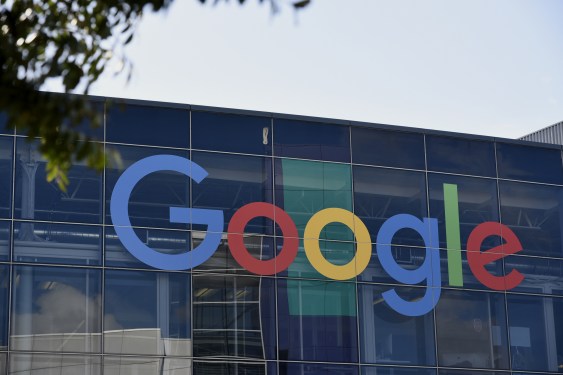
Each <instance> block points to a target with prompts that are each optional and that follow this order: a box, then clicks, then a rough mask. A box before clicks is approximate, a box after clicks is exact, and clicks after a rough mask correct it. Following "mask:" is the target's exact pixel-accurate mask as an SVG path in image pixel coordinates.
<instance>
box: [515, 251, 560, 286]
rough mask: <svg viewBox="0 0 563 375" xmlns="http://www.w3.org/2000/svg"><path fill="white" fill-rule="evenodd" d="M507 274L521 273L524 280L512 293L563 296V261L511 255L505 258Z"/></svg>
mask: <svg viewBox="0 0 563 375" xmlns="http://www.w3.org/2000/svg"><path fill="white" fill-rule="evenodd" d="M504 268H505V273H506V274H508V273H510V272H512V271H513V270H516V271H518V272H520V273H521V274H522V275H523V276H524V280H522V282H521V283H520V284H519V285H518V286H517V287H516V288H514V289H512V291H514V292H522V293H534V294H548V295H559V296H561V295H563V261H562V260H560V259H550V258H536V257H525V256H517V255H510V256H508V257H506V258H504Z"/></svg>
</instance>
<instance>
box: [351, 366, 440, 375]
mask: <svg viewBox="0 0 563 375" xmlns="http://www.w3.org/2000/svg"><path fill="white" fill-rule="evenodd" d="M362 375H436V370H434V369H429V368H408V367H407V368H401V367H376V366H362Z"/></svg>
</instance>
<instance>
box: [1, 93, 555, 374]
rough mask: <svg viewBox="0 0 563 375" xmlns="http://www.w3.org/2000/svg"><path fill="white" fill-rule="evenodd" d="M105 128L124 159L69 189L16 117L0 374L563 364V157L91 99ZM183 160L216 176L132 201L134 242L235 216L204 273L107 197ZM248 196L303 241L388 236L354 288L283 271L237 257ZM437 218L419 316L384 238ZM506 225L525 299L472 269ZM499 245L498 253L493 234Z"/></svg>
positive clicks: (337, 258) (340, 243) (186, 241)
mask: <svg viewBox="0 0 563 375" xmlns="http://www.w3.org/2000/svg"><path fill="white" fill-rule="evenodd" d="M92 101H93V102H95V103H96V106H97V108H99V110H100V111H103V112H104V124H103V125H104V126H103V127H101V128H97V129H89V128H85V129H84V130H85V131H87V132H88V133H89V135H90V136H91V137H92V138H93V139H94V141H96V142H102V143H103V144H104V145H105V147H106V149H107V150H114V151H117V152H118V153H119V155H120V158H121V161H122V163H121V164H119V163H114V164H113V165H108V166H107V167H106V169H105V171H104V173H102V174H98V173H96V172H94V171H92V170H90V169H88V168H87V167H85V166H84V165H82V164H80V163H78V164H76V165H74V166H73V167H72V169H71V170H70V173H69V179H70V185H69V187H68V190H67V191H66V192H62V191H60V190H59V189H58V188H57V187H56V185H55V184H52V183H48V182H46V179H45V161H44V160H43V159H42V157H41V156H40V154H38V152H37V144H38V142H37V141H36V142H28V141H27V139H26V138H25V137H24V136H23V135H20V134H17V131H16V132H14V131H9V130H6V129H4V125H0V134H1V135H0V306H1V308H0V374H26V375H27V374H29V375H43V374H46V375H55V374H56V375H61V374H89V375H101V374H111V375H114V374H115V375H117V374H120V375H133V374H141V375H144V374H166V375H179V374H197V375H200V374H201V375H204V374H205V375H207V374H209V375H212V374H213V375H215V374H221V375H223V374H225V375H226V374H248V375H250V374H252V375H254V374H256V375H258V374H272V375H276V374H279V375H286V374H302V375H317V374H343V375H415V374H423V375H456V374H457V375H474V374H475V375H490V374H498V375H505V374H506V375H508V374H535V373H538V374H541V373H558V372H563V239H562V235H561V234H562V232H563V166H562V156H561V153H562V150H561V146H553V145H542V144H538V143H530V142H524V141H515V140H505V139H494V138H489V137H481V136H471V135H463V134H454V133H445V132H436V131H425V130H418V129H411V128H403V127H394V126H386V125H377V124H366V123H354V122H349V121H336V120H327V119H313V118H304V117H297V116H286V115H277V114H270V113H258V112H246V111H234V110H225V109H216V108H207V107H195V106H188V105H172V104H163V103H152V102H138V101H124V102H119V103H116V100H112V101H111V103H113V104H111V105H110V102H109V101H106V100H105V99H103V98H93V99H92ZM162 154H167V155H177V156H181V157H184V158H188V159H190V160H192V161H193V162H195V163H197V164H198V165H200V166H202V167H203V168H204V169H205V170H206V171H207V172H208V173H209V175H208V176H207V178H205V179H204V180H203V181H201V182H200V183H196V182H195V181H193V180H190V179H189V178H187V177H186V176H184V175H181V174H179V173H175V172H169V171H165V170H163V171H160V172H156V173H152V174H150V175H148V176H147V177H145V178H143V179H142V180H141V181H140V182H139V183H138V184H137V186H136V188H135V189H134V191H133V194H132V195H131V198H130V201H129V214H130V218H131V224H132V226H134V230H135V233H136V234H137V236H138V237H139V238H140V239H141V240H142V241H143V243H145V244H146V245H148V246H149V247H151V248H152V249H154V250H155V251H158V252H162V253H168V254H178V253H183V252H186V251H188V250H189V249H191V248H194V247H196V246H197V245H198V244H199V243H201V242H202V240H203V239H204V238H205V236H206V230H207V228H206V227H205V226H202V225H198V224H181V223H171V222H170V217H169V208H170V207H172V206H174V207H191V208H200V209H214V210H222V211H223V213H224V218H225V220H224V221H225V226H224V231H225V232H224V233H223V234H222V235H221V236H222V240H221V244H220V246H219V247H218V250H217V251H216V252H215V253H214V255H213V256H212V257H211V258H210V259H209V260H208V261H206V262H205V263H203V264H201V265H200V266H197V267H195V268H194V269H191V270H179V271H162V270H158V269H155V268H152V267H150V266H148V265H146V264H144V263H142V262H140V261H138V260H136V259H135V258H134V257H133V256H132V255H131V254H130V253H129V252H128V251H127V250H126V249H125V247H124V246H123V244H122V243H121V241H120V239H119V238H118V236H117V235H116V232H115V229H114V227H113V224H112V218H111V213H110V203H109V202H110V198H111V194H112V191H113V188H114V186H115V184H116V181H117V180H118V178H119V177H120V175H121V174H122V173H123V171H124V170H125V169H126V168H127V167H129V166H130V165H131V164H132V163H134V162H136V161H138V160H141V159H143V158H146V157H148V156H152V155H162ZM444 184H455V185H457V189H458V200H459V233H460V245H461V249H463V250H462V252H461V253H462V271H463V286H451V285H449V284H448V260H447V252H448V250H447V248H448V246H447V242H446V239H447V233H446V232H447V230H446V229H447V228H446V225H445V215H446V212H445V211H446V210H445V204H444ZM251 202H268V203H271V204H274V205H276V206H278V207H280V208H283V209H284V210H285V211H286V212H287V213H288V214H289V216H290V217H291V219H292V220H293V221H294V222H295V224H296V227H297V230H298V233H299V237H300V238H302V237H303V233H304V228H305V225H306V224H307V222H308V221H309V219H310V218H311V217H312V216H313V215H314V214H315V213H317V212H318V211H320V210H322V209H324V208H329V207H337V208H342V209H346V210H349V211H352V212H353V213H354V214H355V215H356V216H357V217H359V218H360V219H361V220H362V222H363V223H364V224H365V225H366V227H367V229H368V231H369V233H370V236H371V240H372V241H373V243H374V245H373V252H372V258H371V261H370V262H369V265H368V266H367V268H366V269H365V271H363V272H362V273H360V274H359V275H358V276H357V277H356V278H355V279H350V280H343V281H335V280H332V279H328V278H326V277H324V276H323V275H322V274H320V273H319V272H318V271H317V270H316V269H315V268H313V267H312V266H311V263H310V262H309V261H308V259H307V257H306V256H305V254H304V251H303V248H302V245H303V241H302V239H301V240H300V242H299V246H300V248H299V252H298V255H297V257H296V259H295V261H294V262H293V263H292V264H291V265H290V266H289V268H287V269H286V270H283V271H281V272H279V273H277V274H275V275H270V276H257V275H254V274H252V273H250V272H248V271H246V270H245V269H244V268H243V267H241V266H240V265H239V264H238V263H237V262H236V261H235V260H234V259H233V256H232V254H231V252H230V249H229V242H228V241H227V228H228V225H229V222H230V219H231V218H232V216H233V215H234V214H235V212H236V211H237V209H238V208H240V207H242V206H244V205H246V204H248V203H251ZM403 213H406V214H411V215H414V216H416V217H418V218H424V217H431V218H436V219H437V220H438V229H439V242H438V247H439V249H438V250H439V251H438V252H436V254H440V261H439V262H438V263H434V264H439V265H440V272H441V274H442V289H441V296H440V299H439V301H438V302H437V305H436V307H435V308H434V309H433V310H432V311H431V312H429V313H427V314H424V315H421V316H415V317H409V316H404V315H401V314H399V313H397V312H396V311H395V310H393V309H392V308H390V307H389V306H388V305H387V303H386V301H385V300H384V299H383V298H382V293H383V292H385V291H387V290H390V289H394V290H396V291H397V293H398V294H400V295H401V296H403V298H405V299H407V300H413V301H416V300H417V299H420V298H421V296H422V295H423V294H424V292H425V290H426V288H427V286H426V285H424V283H421V284H420V285H419V284H417V285H405V284H404V283H400V282H398V281H397V280H395V279H394V278H393V277H391V276H390V275H389V274H388V273H387V272H386V271H385V269H383V267H382V265H381V262H380V261H379V259H378V253H377V251H376V244H375V242H376V238H377V233H378V231H379V229H380V228H381V226H382V225H383V223H384V222H385V221H386V220H387V219H389V218H391V217H392V216H394V215H397V214H403ZM488 221H497V222H501V223H503V224H504V225H506V226H508V227H509V228H510V229H511V230H512V231H514V233H516V235H517V236H518V238H519V239H520V241H521V244H522V247H523V250H522V251H520V252H518V253H517V254H510V255H506V256H504V257H499V259H497V260H495V261H493V262H491V263H489V264H487V265H486V267H487V271H488V272H489V273H491V274H493V275H497V276H503V275H506V274H509V273H510V272H511V271H513V270H518V271H519V272H520V273H522V274H523V275H524V280H523V281H522V282H521V283H520V284H519V285H518V286H517V287H516V288H514V289H511V290H509V291H494V290H491V289H489V288H487V287H486V286H484V285H483V284H482V283H481V282H479V281H478V280H477V279H476V277H475V276H474V275H473V273H472V272H471V270H470V267H469V265H468V263H467V251H466V250H465V249H467V240H468V237H469V234H470V232H471V231H472V230H473V228H475V227H476V226H477V225H479V224H481V223H484V222H488ZM282 234H283V233H281V231H280V228H279V226H278V225H276V224H275V223H274V222H273V221H271V220H269V219H266V218H260V217H259V218H255V219H253V220H251V221H250V222H249V223H248V225H247V226H246V229H245V236H244V242H245V245H246V248H247V249H248V251H249V252H251V253H252V254H253V255H254V256H255V257H256V258H259V259H272V258H275V256H276V254H277V253H279V251H280V249H281V248H282V247H283V242H284V239H283V235H282ZM319 246H320V248H321V250H322V252H323V254H324V256H325V257H326V258H327V259H328V260H329V261H330V262H332V263H334V264H345V263H347V262H348V261H350V259H352V258H353V257H354V255H355V247H356V244H355V242H354V235H353V233H352V232H351V231H350V230H349V229H348V228H347V227H345V226H344V225H341V224H338V223H333V224H330V225H328V226H326V227H325V228H324V229H323V231H322V232H321V235H320V238H319ZM483 246H484V247H489V248H491V247H497V248H499V247H498V246H500V248H502V239H501V238H496V237H491V238H488V239H487V241H486V242H485V243H484V244H483ZM392 251H393V256H394V259H395V261H396V262H397V263H398V264H399V265H401V267H403V268H404V269H417V267H419V266H420V265H421V264H423V262H424V261H425V254H426V252H425V248H424V243H423V242H422V240H421V238H420V236H419V235H418V234H417V233H416V232H415V231H409V230H402V231H399V232H398V233H397V234H396V235H395V236H394V237H393V244H392Z"/></svg>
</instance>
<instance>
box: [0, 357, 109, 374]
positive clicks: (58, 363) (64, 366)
mask: <svg viewBox="0 0 563 375" xmlns="http://www.w3.org/2000/svg"><path fill="white" fill-rule="evenodd" d="M101 362H102V359H101V357H95V356H84V355H72V354H71V355H68V354H67V355H65V354H40V353H33V354H23V353H21V354H20V353H12V354H10V371H9V374H14V375H15V374H26V375H58V374H60V375H72V374H88V375H99V374H101V367H102V366H101ZM105 373H107V372H105ZM0 374H4V372H1V371H0Z"/></svg>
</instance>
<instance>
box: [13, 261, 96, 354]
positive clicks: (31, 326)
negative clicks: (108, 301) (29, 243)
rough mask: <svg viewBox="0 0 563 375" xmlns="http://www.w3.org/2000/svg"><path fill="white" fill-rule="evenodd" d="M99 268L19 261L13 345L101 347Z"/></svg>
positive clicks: (45, 349)
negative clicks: (40, 264) (44, 264)
mask: <svg viewBox="0 0 563 375" xmlns="http://www.w3.org/2000/svg"><path fill="white" fill-rule="evenodd" d="M100 284H101V272H100V271H99V270H88V269H77V268H74V269H73V268H64V267H40V266H15V267H14V269H13V285H14V288H13V291H12V320H11V323H12V329H11V331H10V332H11V336H10V348H11V349H12V350H26V351H31V350H33V351H42V352H95V353H96V352H100V344H101V343H100V341H101V340H100V331H101V311H100V310H101V285H100Z"/></svg>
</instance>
